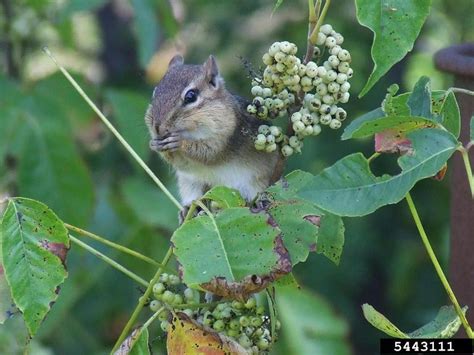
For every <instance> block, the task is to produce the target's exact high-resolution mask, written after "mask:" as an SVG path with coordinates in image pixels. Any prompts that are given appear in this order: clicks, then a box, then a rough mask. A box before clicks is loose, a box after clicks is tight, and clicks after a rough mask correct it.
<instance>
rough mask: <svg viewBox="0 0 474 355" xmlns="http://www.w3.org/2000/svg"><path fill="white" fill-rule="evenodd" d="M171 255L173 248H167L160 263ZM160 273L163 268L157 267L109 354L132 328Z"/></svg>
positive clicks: (164, 263)
mask: <svg viewBox="0 0 474 355" xmlns="http://www.w3.org/2000/svg"><path fill="white" fill-rule="evenodd" d="M171 255H173V248H169V249H168V252H167V253H166V255H165V257H164V258H163V261H162V262H161V264H162V265H166V264H168V261H169V259H170V258H171ZM162 273H163V268H162V267H159V268H158V271H157V272H156V274H155V276H153V279H152V280H151V281H150V283H149V284H148V287H147V289H146V290H145V293H144V294H143V296H141V297H140V299H139V301H138V304H137V306H136V307H135V310H134V311H133V313H132V315H131V316H130V319H129V320H128V322H127V324H126V325H125V327H124V328H123V330H122V333H121V334H120V336H119V338H118V339H117V341H116V342H115V345H114V347H113V349H112V351H111V354H114V353H115V351H116V350H117V349H118V348H119V346H120V344H122V343H123V341H124V340H125V338H126V337H127V334H128V333H129V332H130V329H132V326H133V325H134V324H135V322H136V320H137V318H138V315H139V314H140V312H141V310H142V309H143V307H144V306H145V303H146V301H147V299H148V297H150V294H151V291H152V289H153V285H155V284H156V283H157V282H158V280H159V278H160V275H161V274H162Z"/></svg>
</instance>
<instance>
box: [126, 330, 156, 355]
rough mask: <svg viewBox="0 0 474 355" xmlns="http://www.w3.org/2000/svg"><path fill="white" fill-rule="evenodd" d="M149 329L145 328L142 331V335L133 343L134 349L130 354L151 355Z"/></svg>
mask: <svg viewBox="0 0 474 355" xmlns="http://www.w3.org/2000/svg"><path fill="white" fill-rule="evenodd" d="M148 338H149V335H148V329H146V328H145V329H143V330H142V331H141V333H140V337H139V338H138V339H137V340H136V341H135V343H134V344H133V347H132V349H131V350H130V352H129V355H149V354H151V353H150V346H149V345H148Z"/></svg>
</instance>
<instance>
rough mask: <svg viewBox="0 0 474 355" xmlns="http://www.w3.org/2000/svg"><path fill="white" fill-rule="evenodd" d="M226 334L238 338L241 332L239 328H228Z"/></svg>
mask: <svg viewBox="0 0 474 355" xmlns="http://www.w3.org/2000/svg"><path fill="white" fill-rule="evenodd" d="M226 334H227V336H229V337H232V338H237V337H238V336H239V334H240V332H239V331H238V330H234V329H228V330H227V331H226Z"/></svg>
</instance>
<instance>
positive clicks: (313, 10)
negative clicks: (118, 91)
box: [303, 0, 321, 64]
mask: <svg viewBox="0 0 474 355" xmlns="http://www.w3.org/2000/svg"><path fill="white" fill-rule="evenodd" d="M320 7H321V0H316V6H315V4H314V0H308V10H309V15H308V44H307V47H306V54H305V56H304V59H303V64H307V63H308V62H309V61H310V60H311V59H312V58H313V56H314V44H313V43H311V41H310V40H309V38H310V37H311V33H313V30H314V27H315V26H316V22H317V21H318V15H319V10H320Z"/></svg>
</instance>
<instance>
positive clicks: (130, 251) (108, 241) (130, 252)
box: [64, 223, 176, 286]
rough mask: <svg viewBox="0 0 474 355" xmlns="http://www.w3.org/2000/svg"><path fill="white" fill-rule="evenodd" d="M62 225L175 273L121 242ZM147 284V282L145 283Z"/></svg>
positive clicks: (66, 224)
mask: <svg viewBox="0 0 474 355" xmlns="http://www.w3.org/2000/svg"><path fill="white" fill-rule="evenodd" d="M64 225H65V226H66V228H67V229H69V230H71V231H74V232H76V233H78V234H80V235H83V236H86V237H89V238H91V239H94V240H96V241H98V242H99V243H102V244H105V245H107V246H109V247H112V248H114V249H116V250H119V251H121V252H122V253H125V254H129V255H131V256H134V257H136V258H137V259H140V260H143V261H144V262H146V263H148V264H151V265H153V266H161V267H163V268H164V269H166V271H167V272H170V273H173V274H176V272H175V271H173V270H171V269H169V268H167V267H164V266H163V265H161V264H160V263H159V262H157V261H155V260H153V259H152V258H149V257H148V256H145V255H143V254H140V253H139V252H136V251H135V250H132V249H129V248H127V247H124V246H123V245H121V244H117V243H114V242H112V241H110V240H108V239H106V238H103V237H100V236H98V235H97V234H94V233H91V232H89V231H86V230H84V229H81V228H79V227H76V226H73V225H70V224H68V223H64ZM147 286H148V284H147Z"/></svg>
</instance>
